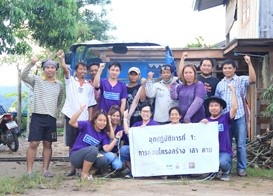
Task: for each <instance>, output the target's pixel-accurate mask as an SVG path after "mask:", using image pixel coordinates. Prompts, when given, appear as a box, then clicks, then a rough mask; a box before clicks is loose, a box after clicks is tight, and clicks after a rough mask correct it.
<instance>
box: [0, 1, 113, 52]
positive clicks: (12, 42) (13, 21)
mask: <svg viewBox="0 0 273 196" xmlns="http://www.w3.org/2000/svg"><path fill="white" fill-rule="evenodd" d="M110 3H111V1H110V0H77V1H74V0H57V1H54V0H24V1H20V0H13V1H0V12H1V15H0V28H1V31H0V53H2V52H5V53H9V54H26V53H27V51H30V50H31V48H32V47H31V45H30V44H29V41H30V40H34V41H36V43H37V44H38V45H39V46H42V47H46V48H49V49H50V50H51V51H53V50H55V49H58V48H63V49H67V48H68V47H69V46H70V45H71V44H72V43H75V42H77V41H85V40H87V39H92V38H95V39H98V40H102V39H104V40H106V39H107V38H108V37H107V35H106V32H107V30H109V29H111V28H112V27H111V24H110V23H109V22H108V21H107V20H106V19H105V16H106V13H107V12H106V10H105V9H104V6H105V5H107V4H110ZM90 4H93V6H97V7H96V9H97V8H100V9H99V11H98V12H95V11H92V10H88V9H87V7H88V6H89V5H90ZM92 8H94V7H92Z"/></svg>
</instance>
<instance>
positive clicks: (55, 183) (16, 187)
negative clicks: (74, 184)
mask: <svg viewBox="0 0 273 196" xmlns="http://www.w3.org/2000/svg"><path fill="white" fill-rule="evenodd" d="M63 180H64V177H63V176H57V177H54V178H52V179H51V180H48V179H46V178H44V177H43V176H41V175H39V174H37V173H34V174H33V175H32V176H31V177H30V176H27V175H23V176H22V177H20V178H7V177H0V184H1V186H0V195H8V194H9V195H18V194H23V193H25V192H27V190H29V189H38V188H49V189H50V188H51V189H57V188H58V187H59V186H60V184H61V183H62V182H63Z"/></svg>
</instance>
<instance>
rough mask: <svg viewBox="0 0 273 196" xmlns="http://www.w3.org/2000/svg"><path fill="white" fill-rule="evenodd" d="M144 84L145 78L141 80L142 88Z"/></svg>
mask: <svg viewBox="0 0 273 196" xmlns="http://www.w3.org/2000/svg"><path fill="white" fill-rule="evenodd" d="M145 84H146V78H141V85H142V86H144V85H145Z"/></svg>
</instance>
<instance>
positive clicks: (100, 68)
mask: <svg viewBox="0 0 273 196" xmlns="http://www.w3.org/2000/svg"><path fill="white" fill-rule="evenodd" d="M104 67H105V63H100V67H99V71H101V72H102V71H103V69H104Z"/></svg>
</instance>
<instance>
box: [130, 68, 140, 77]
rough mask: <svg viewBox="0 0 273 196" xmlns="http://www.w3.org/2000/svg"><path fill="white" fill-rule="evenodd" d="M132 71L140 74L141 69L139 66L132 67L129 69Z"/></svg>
mask: <svg viewBox="0 0 273 196" xmlns="http://www.w3.org/2000/svg"><path fill="white" fill-rule="evenodd" d="M132 71H134V72H136V73H137V74H138V75H139V74H140V70H139V69H138V68H137V67H131V68H130V69H129V70H128V73H130V72H132Z"/></svg>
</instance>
